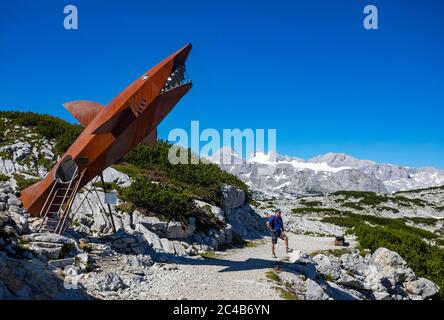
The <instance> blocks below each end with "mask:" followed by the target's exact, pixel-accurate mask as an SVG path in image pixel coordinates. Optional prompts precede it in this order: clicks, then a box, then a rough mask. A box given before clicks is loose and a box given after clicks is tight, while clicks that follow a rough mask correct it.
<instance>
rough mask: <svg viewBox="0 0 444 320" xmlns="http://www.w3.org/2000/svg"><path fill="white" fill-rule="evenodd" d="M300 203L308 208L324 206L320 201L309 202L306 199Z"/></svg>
mask: <svg viewBox="0 0 444 320" xmlns="http://www.w3.org/2000/svg"><path fill="white" fill-rule="evenodd" d="M299 203H300V204H302V205H304V206H307V207H319V206H321V205H322V202H320V201H308V200H306V199H301V200H300V201H299Z"/></svg>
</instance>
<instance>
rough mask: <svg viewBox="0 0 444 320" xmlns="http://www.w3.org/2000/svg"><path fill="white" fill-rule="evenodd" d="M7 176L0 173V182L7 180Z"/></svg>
mask: <svg viewBox="0 0 444 320" xmlns="http://www.w3.org/2000/svg"><path fill="white" fill-rule="evenodd" d="M8 180H9V177H8V176H7V175H4V174H2V173H0V182H4V181H8Z"/></svg>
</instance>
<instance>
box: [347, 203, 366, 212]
mask: <svg viewBox="0 0 444 320" xmlns="http://www.w3.org/2000/svg"><path fill="white" fill-rule="evenodd" d="M342 206H343V207H347V208H352V209H355V210H359V211H362V210H364V209H365V208H364V207H363V206H360V205H359V204H358V203H356V202H345V203H343V204H342Z"/></svg>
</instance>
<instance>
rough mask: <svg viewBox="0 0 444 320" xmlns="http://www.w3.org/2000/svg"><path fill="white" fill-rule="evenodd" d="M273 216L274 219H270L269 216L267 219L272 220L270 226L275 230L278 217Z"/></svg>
mask: <svg viewBox="0 0 444 320" xmlns="http://www.w3.org/2000/svg"><path fill="white" fill-rule="evenodd" d="M272 217H273V219H272V220H271V221H269V220H268V219H270V217H268V219H267V220H268V221H269V222H270V227H271V229H273V230H274V226H275V224H276V219H277V217H276V216H275V215H273V216H272Z"/></svg>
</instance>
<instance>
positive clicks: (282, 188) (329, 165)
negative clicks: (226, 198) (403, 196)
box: [211, 148, 444, 196]
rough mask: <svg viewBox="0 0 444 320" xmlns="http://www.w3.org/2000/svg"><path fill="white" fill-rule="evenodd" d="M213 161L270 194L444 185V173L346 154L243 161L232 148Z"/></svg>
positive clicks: (263, 156) (388, 190) (257, 157)
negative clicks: (228, 160)
mask: <svg viewBox="0 0 444 320" xmlns="http://www.w3.org/2000/svg"><path fill="white" fill-rule="evenodd" d="M226 159H231V163H228V164H227V162H226V161H225V160H226ZM222 160H224V161H222ZM211 161H213V162H215V163H217V164H218V165H219V166H220V167H221V168H222V169H224V170H226V171H228V172H230V173H232V174H234V175H236V176H238V177H239V178H241V179H242V180H243V181H245V182H246V183H247V184H248V185H249V186H250V187H251V188H252V189H253V190H255V191H260V192H263V193H265V194H269V195H280V196H293V195H307V194H316V193H330V192H335V191H338V190H356V191H374V192H377V193H393V192H396V191H404V190H411V189H419V188H427V187H433V186H440V185H444V170H439V169H435V168H409V167H402V166H399V165H393V164H379V163H376V162H375V161H370V160H359V159H356V158H354V157H352V156H349V155H346V154H343V153H327V154H325V155H320V156H317V157H314V158H312V159H310V160H307V161H306V160H304V159H301V158H295V157H289V156H283V155H279V154H277V155H273V154H266V153H263V152H256V153H255V154H254V156H253V157H251V158H249V159H248V160H244V159H242V157H240V156H239V155H237V154H236V153H235V152H234V151H233V150H232V149H230V148H222V149H221V150H220V151H219V152H218V153H216V154H214V155H213V156H212V157H211Z"/></svg>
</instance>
